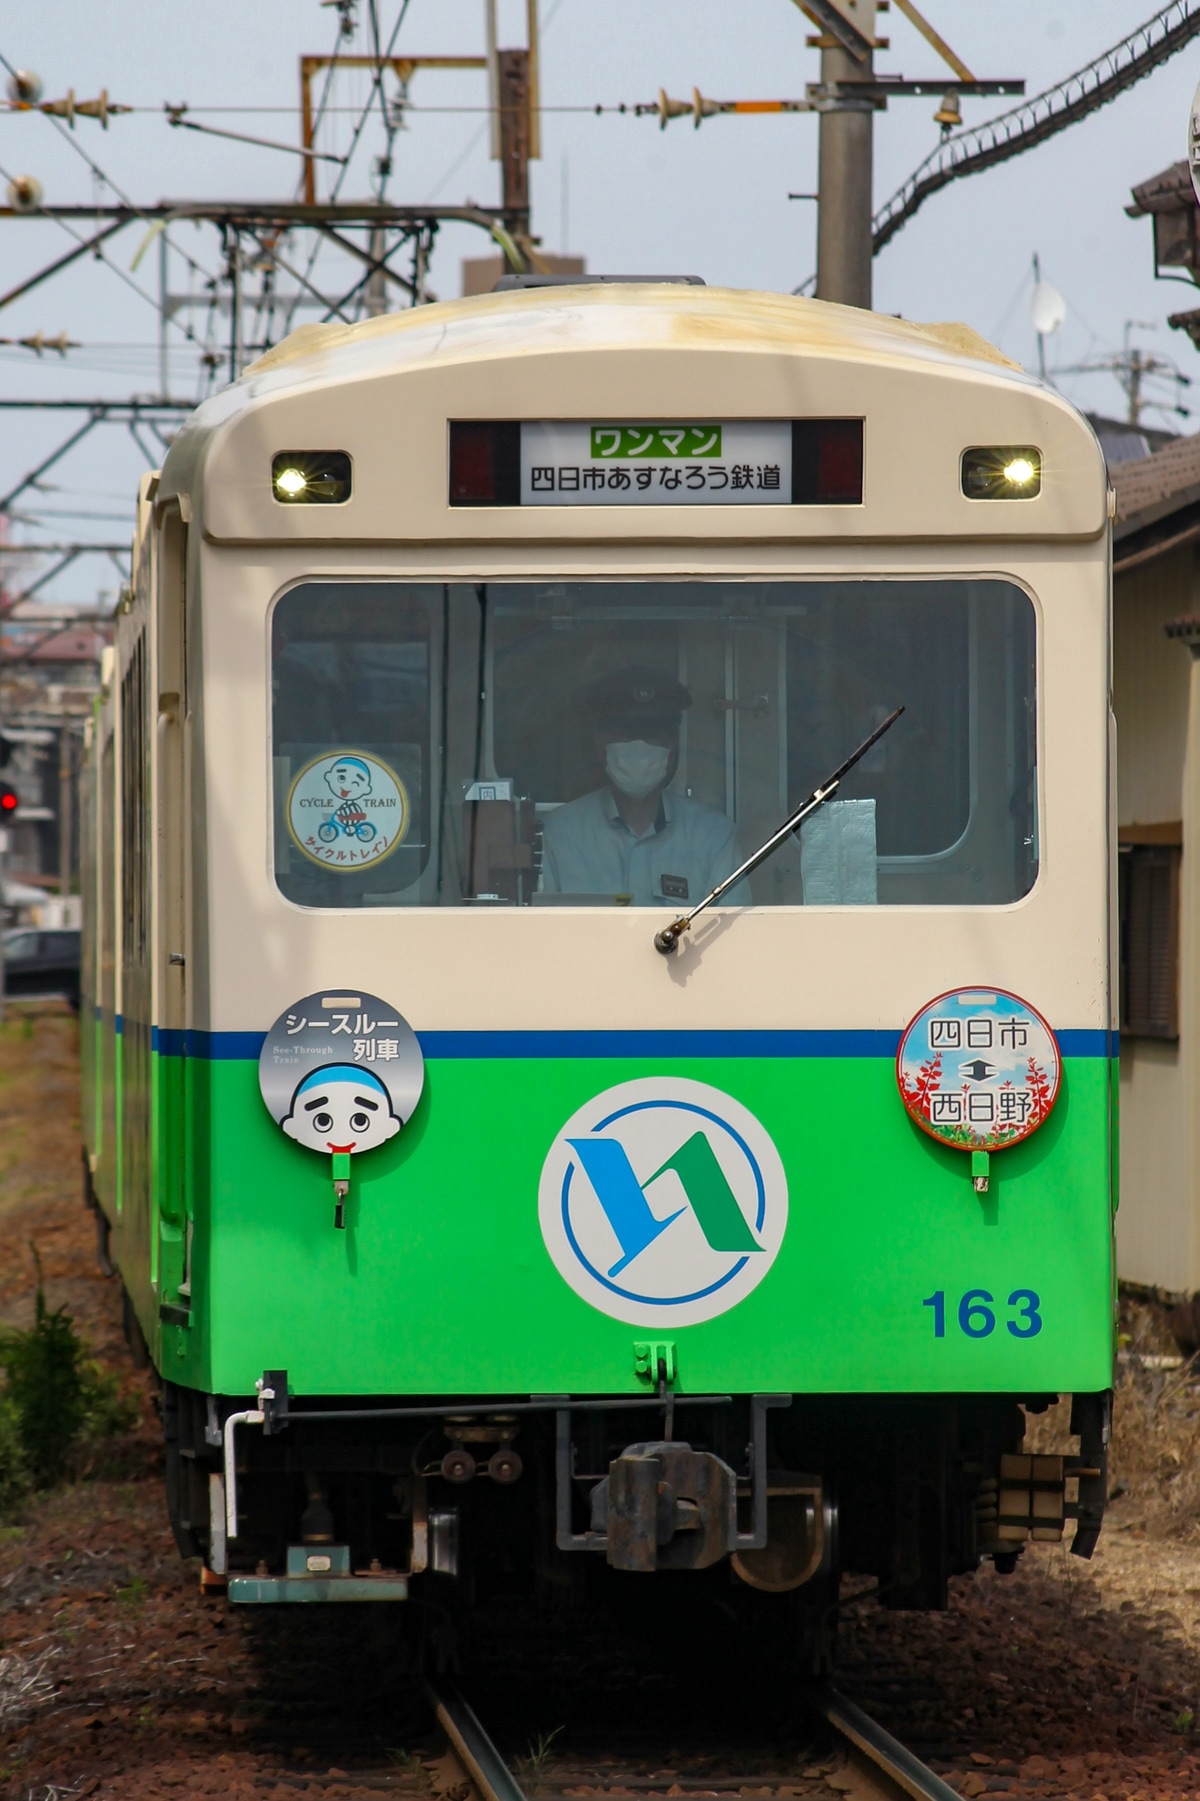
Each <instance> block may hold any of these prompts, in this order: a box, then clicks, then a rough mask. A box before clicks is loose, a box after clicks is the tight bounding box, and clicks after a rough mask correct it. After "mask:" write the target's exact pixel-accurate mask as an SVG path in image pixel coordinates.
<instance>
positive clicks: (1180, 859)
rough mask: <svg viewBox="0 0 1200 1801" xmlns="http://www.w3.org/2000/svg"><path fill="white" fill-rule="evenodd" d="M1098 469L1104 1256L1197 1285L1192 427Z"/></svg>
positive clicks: (1199, 801) (1199, 1030) (1195, 455)
mask: <svg viewBox="0 0 1200 1801" xmlns="http://www.w3.org/2000/svg"><path fill="white" fill-rule="evenodd" d="M1110 473H1111V478H1112V482H1113V486H1114V488H1115V489H1116V496H1117V503H1116V505H1117V512H1116V520H1115V523H1114V530H1113V705H1114V711H1115V714H1116V721H1117V819H1118V840H1119V845H1120V850H1119V872H1120V880H1119V895H1120V903H1119V928H1120V970H1121V1000H1120V1018H1121V1090H1120V1092H1121V1205H1120V1209H1119V1211H1118V1214H1117V1246H1118V1268H1119V1271H1120V1274H1121V1276H1122V1277H1123V1278H1124V1279H1125V1280H1126V1281H1132V1282H1139V1283H1145V1284H1148V1285H1152V1286H1154V1287H1156V1288H1160V1289H1165V1290H1168V1291H1170V1292H1172V1293H1184V1292H1186V1293H1192V1292H1194V1291H1196V1290H1200V857H1198V856H1197V855H1196V854H1195V852H1196V850H1197V847H1200V435H1197V436H1195V437H1188V438H1178V439H1176V440H1175V441H1174V442H1173V443H1169V444H1168V445H1167V446H1166V447H1165V448H1163V449H1161V450H1158V451H1156V452H1155V453H1154V454H1153V455H1151V456H1148V457H1144V458H1142V459H1140V460H1138V461H1134V462H1122V463H1116V464H1114V465H1113V467H1112V468H1111V471H1110ZM1189 851H1190V852H1191V853H1192V854H1191V855H1189Z"/></svg>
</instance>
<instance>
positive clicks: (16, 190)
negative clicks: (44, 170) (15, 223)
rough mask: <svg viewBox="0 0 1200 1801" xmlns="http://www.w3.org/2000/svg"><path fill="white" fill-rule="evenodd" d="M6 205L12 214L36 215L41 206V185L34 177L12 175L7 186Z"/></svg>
mask: <svg viewBox="0 0 1200 1801" xmlns="http://www.w3.org/2000/svg"><path fill="white" fill-rule="evenodd" d="M8 204H9V205H10V206H11V207H12V209H13V211H14V213H36V211H37V209H38V207H39V206H40V205H41V204H42V184H41V182H40V181H39V180H38V178H37V176H36V175H14V176H13V179H12V180H11V181H10V182H9V184H8Z"/></svg>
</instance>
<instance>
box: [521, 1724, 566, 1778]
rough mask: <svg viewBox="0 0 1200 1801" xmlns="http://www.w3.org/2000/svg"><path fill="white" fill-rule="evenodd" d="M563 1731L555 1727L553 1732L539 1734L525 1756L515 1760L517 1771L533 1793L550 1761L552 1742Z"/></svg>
mask: <svg viewBox="0 0 1200 1801" xmlns="http://www.w3.org/2000/svg"><path fill="white" fill-rule="evenodd" d="M563 1731H565V1728H564V1727H562V1726H556V1727H555V1728H554V1731H553V1732H539V1733H538V1735H537V1739H536V1741H535V1742H533V1743H531V1744H530V1746H529V1750H528V1752H527V1754H526V1755H525V1756H524V1757H518V1758H517V1761H516V1767H517V1769H518V1770H519V1771H520V1773H521V1775H522V1776H523V1777H525V1779H526V1781H527V1782H528V1785H529V1787H530V1788H531V1789H532V1790H533V1791H534V1792H535V1793H536V1791H537V1790H538V1789H539V1788H540V1787H541V1784H542V1780H543V1778H544V1777H545V1774H546V1765H547V1764H548V1763H549V1761H550V1751H551V1748H552V1746H553V1744H554V1741H555V1739H556V1738H558V1737H559V1735H560V1734H561V1733H562V1732H563Z"/></svg>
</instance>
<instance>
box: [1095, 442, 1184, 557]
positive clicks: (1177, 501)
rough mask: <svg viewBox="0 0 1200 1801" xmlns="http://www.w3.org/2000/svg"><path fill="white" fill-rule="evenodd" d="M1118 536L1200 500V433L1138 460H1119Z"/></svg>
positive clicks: (1115, 480)
mask: <svg viewBox="0 0 1200 1801" xmlns="http://www.w3.org/2000/svg"><path fill="white" fill-rule="evenodd" d="M1109 478H1110V480H1111V481H1112V485H1113V487H1114V488H1115V489H1116V491H1117V526H1116V535H1117V537H1118V538H1121V537H1123V536H1125V535H1126V534H1127V533H1128V532H1131V531H1137V530H1138V529H1139V527H1141V526H1143V525H1149V524H1150V523H1151V522H1152V521H1153V520H1155V519H1161V518H1163V517H1165V515H1166V514H1168V513H1173V512H1174V511H1176V509H1177V508H1178V507H1181V506H1186V505H1187V504H1189V503H1190V502H1191V501H1194V500H1196V499H1200V432H1197V433H1196V434H1195V435H1194V436H1193V437H1190V438H1176V439H1175V441H1174V443H1171V444H1168V445H1167V446H1166V448H1165V449H1164V450H1156V451H1155V452H1154V455H1153V456H1148V457H1142V458H1141V459H1140V460H1139V461H1138V462H1135V463H1115V464H1114V465H1113V468H1112V469H1111V471H1110V477H1109Z"/></svg>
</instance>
